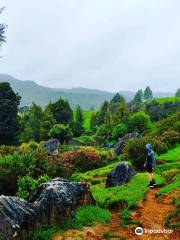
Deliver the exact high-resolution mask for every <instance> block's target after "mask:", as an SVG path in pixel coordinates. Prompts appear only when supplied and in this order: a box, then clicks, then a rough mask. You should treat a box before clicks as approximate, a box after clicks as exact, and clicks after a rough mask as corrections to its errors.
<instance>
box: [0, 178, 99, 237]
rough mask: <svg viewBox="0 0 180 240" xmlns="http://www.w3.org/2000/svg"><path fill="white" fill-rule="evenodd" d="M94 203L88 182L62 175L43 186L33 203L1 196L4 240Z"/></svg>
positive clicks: (0, 206) (72, 213) (0, 221)
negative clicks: (76, 180) (81, 206)
mask: <svg viewBox="0 0 180 240" xmlns="http://www.w3.org/2000/svg"><path fill="white" fill-rule="evenodd" d="M94 203H95V200H94V198H93V196H92V194H91V192H90V190H89V187H88V185H87V184H85V183H77V182H70V181H68V180H65V179H62V178H55V179H52V180H50V181H48V182H46V183H44V184H42V185H40V186H39V187H38V188H37V189H36V191H35V193H34V194H33V195H32V198H31V200H30V202H27V201H25V200H23V199H20V198H17V197H8V196H0V240H11V239H22V236H24V234H27V232H28V231H30V230H35V229H38V226H40V224H50V223H53V222H56V221H59V220H61V219H62V218H63V217H73V215H74V213H75V208H76V207H77V206H78V205H83V204H94ZM24 239H25V238H24Z"/></svg>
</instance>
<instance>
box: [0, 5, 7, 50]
mask: <svg viewBox="0 0 180 240" xmlns="http://www.w3.org/2000/svg"><path fill="white" fill-rule="evenodd" d="M3 10H4V8H0V14H1V13H2V11H3ZM5 28H6V25H5V24H2V23H1V24H0V47H1V44H2V43H3V42H5V35H4V34H5Z"/></svg>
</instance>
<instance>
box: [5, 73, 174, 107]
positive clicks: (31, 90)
mask: <svg viewBox="0 0 180 240" xmlns="http://www.w3.org/2000/svg"><path fill="white" fill-rule="evenodd" d="M0 82H9V83H10V85H11V87H12V89H13V90H14V91H15V92H18V93H19V95H20V96H21V97H22V99H21V106H29V105H31V104H32V102H36V103H37V104H39V105H41V107H44V106H45V105H47V104H48V103H49V102H50V101H51V102H54V101H56V100H57V99H59V98H60V97H61V98H64V99H67V100H68V101H69V103H70V105H71V107H72V108H75V107H76V106H77V105H80V106H81V107H82V108H83V109H84V110H89V109H91V108H94V109H98V108H99V107H100V106H101V104H102V103H103V102H104V100H108V101H109V100H111V99H112V97H113V96H114V94H115V92H114V93H113V92H108V91H103V90H98V89H89V88H83V87H74V88H71V89H65V88H62V89H61V88H50V87H45V86H42V85H40V84H38V83H36V82H34V81H32V80H19V79H17V78H14V77H13V76H11V75H8V74H0ZM119 93H120V94H122V95H123V96H124V97H125V99H126V101H130V100H131V99H132V98H133V96H134V94H135V92H132V91H119ZM154 95H155V97H169V96H173V95H174V94H173V93H171V92H157V93H154Z"/></svg>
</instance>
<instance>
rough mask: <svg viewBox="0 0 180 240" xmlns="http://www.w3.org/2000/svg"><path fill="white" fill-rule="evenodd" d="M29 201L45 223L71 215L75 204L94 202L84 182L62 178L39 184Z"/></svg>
mask: <svg viewBox="0 0 180 240" xmlns="http://www.w3.org/2000/svg"><path fill="white" fill-rule="evenodd" d="M30 201H31V202H32V203H33V205H34V206H36V208H38V214H39V215H40V216H41V218H42V219H43V221H45V222H46V223H52V222H56V221H57V220H59V219H60V218H61V217H62V216H63V217H64V216H67V217H72V216H73V215H74V211H75V207H76V206H77V205H81V204H94V203H95V200H94V198H93V196H92V194H91V192H90V190H89V187H88V185H87V184H86V183H77V182H69V181H68V180H65V179H62V178H55V179H52V180H50V181H48V182H47V183H44V184H42V185H40V186H39V187H38V188H37V189H36V191H35V193H34V194H33V196H32V198H31V200H30Z"/></svg>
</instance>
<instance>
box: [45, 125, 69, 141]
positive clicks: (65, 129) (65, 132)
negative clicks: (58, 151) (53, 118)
mask: <svg viewBox="0 0 180 240" xmlns="http://www.w3.org/2000/svg"><path fill="white" fill-rule="evenodd" d="M49 136H50V137H51V138H57V139H58V140H59V141H60V143H64V142H68V140H69V139H70V138H71V137H72V130H71V128H70V127H69V126H68V125H64V124H55V125H54V126H53V127H52V128H51V130H50V131H49Z"/></svg>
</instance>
